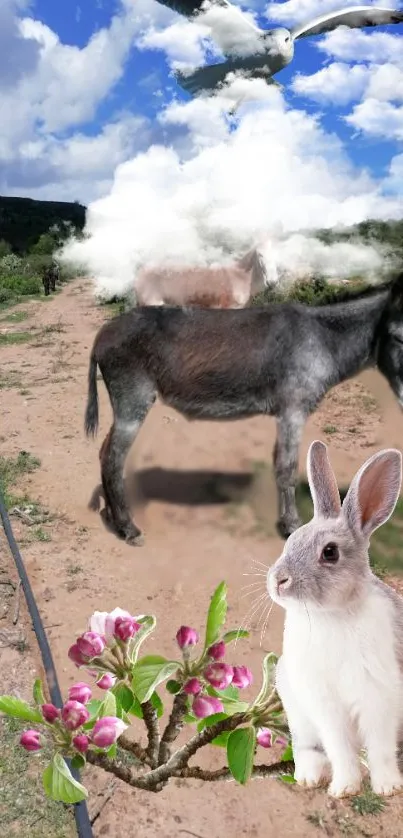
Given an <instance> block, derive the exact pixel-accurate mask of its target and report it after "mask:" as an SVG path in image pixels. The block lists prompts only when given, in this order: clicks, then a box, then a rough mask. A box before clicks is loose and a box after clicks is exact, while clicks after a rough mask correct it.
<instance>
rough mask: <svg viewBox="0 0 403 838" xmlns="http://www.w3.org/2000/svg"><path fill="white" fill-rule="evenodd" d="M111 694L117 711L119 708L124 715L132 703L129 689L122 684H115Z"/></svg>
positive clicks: (132, 698)
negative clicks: (114, 699)
mask: <svg viewBox="0 0 403 838" xmlns="http://www.w3.org/2000/svg"><path fill="white" fill-rule="evenodd" d="M111 692H112V693H113V695H114V696H115V698H116V705H117V708H118V710H119V707H121V708H122V710H124V711H125V713H128V712H129V710H130V708H131V706H132V704H133V701H134V695H133V692H132V690H131V689H130V687H128V686H127V685H126V684H122V683H120V684H116V686H114V687H113V688H112V690H111Z"/></svg>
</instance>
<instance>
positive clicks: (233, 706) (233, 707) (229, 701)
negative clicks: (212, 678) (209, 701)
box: [207, 686, 249, 716]
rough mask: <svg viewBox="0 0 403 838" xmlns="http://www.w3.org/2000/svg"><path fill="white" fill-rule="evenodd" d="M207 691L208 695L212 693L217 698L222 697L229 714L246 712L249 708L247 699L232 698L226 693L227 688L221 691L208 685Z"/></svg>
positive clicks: (221, 699)
mask: <svg viewBox="0 0 403 838" xmlns="http://www.w3.org/2000/svg"><path fill="white" fill-rule="evenodd" d="M207 693H208V695H212V696H214V697H215V698H219V699H220V701H221V702H222V704H223V705H224V710H225V712H226V713H227V715H228V716H233V715H234V713H245V712H246V710H249V704H248V703H247V702H246V701H239V700H238V699H236V698H230V697H229V696H227V695H225V693H226V690H222V691H220V692H219V691H218V690H215V689H214V687H211V686H208V687H207Z"/></svg>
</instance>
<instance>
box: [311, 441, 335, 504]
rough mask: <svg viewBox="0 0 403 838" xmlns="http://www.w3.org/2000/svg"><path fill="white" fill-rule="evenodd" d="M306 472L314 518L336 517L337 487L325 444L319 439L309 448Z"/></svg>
mask: <svg viewBox="0 0 403 838" xmlns="http://www.w3.org/2000/svg"><path fill="white" fill-rule="evenodd" d="M307 472H308V482H309V488H310V490H311V495H312V500H313V510H314V516H315V518H337V517H338V516H339V515H340V510H341V503H340V495H339V489H338V486H337V481H336V478H335V476H334V473H333V469H332V467H331V465H330V462H329V458H328V456H327V448H326V445H325V444H324V443H323V442H319V440H315V442H313V443H312V445H311V446H310V448H309V451H308V457H307Z"/></svg>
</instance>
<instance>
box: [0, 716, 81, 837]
mask: <svg viewBox="0 0 403 838" xmlns="http://www.w3.org/2000/svg"><path fill="white" fill-rule="evenodd" d="M25 727H26V724H25ZM22 729H23V723H21V722H19V721H18V720H17V719H12V718H8V717H2V718H1V719H0V737H1V753H0V785H1V795H0V822H1V824H2V829H3V830H4V832H2V834H3V835H7V836H9V838H13V836H15V838H17V836H19V837H20V836H21V838H25V836H28V835H29V838H76V835H77V832H76V828H75V823H74V815H73V810H72V807H71V806H60V804H58V803H55V802H54V801H53V800H50V799H49V798H48V797H45V796H44V794H43V790H42V772H43V769H44V766H45V765H46V756H47V755H46V753H45V752H41V754H40V755H38V756H36V757H35V758H34V759H33V758H32V754H28V753H27V752H26V751H24V749H23V748H21V747H20V745H19V744H18V740H19V736H20V734H21V732H22Z"/></svg>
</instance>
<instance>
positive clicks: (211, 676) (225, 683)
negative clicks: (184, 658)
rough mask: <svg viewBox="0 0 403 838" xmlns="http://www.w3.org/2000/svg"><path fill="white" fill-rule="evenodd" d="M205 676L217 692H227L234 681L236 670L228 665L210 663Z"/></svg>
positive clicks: (204, 673)
mask: <svg viewBox="0 0 403 838" xmlns="http://www.w3.org/2000/svg"><path fill="white" fill-rule="evenodd" d="M203 675H204V677H205V678H206V680H207V681H208V682H209V684H211V686H212V687H215V689H216V690H225V689H226V688H227V687H229V685H230V683H231V681H232V678H233V675H234V670H233V668H232V666H229V665H228V664H227V663H209V664H208V666H206V668H205V670H204V672H203Z"/></svg>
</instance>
